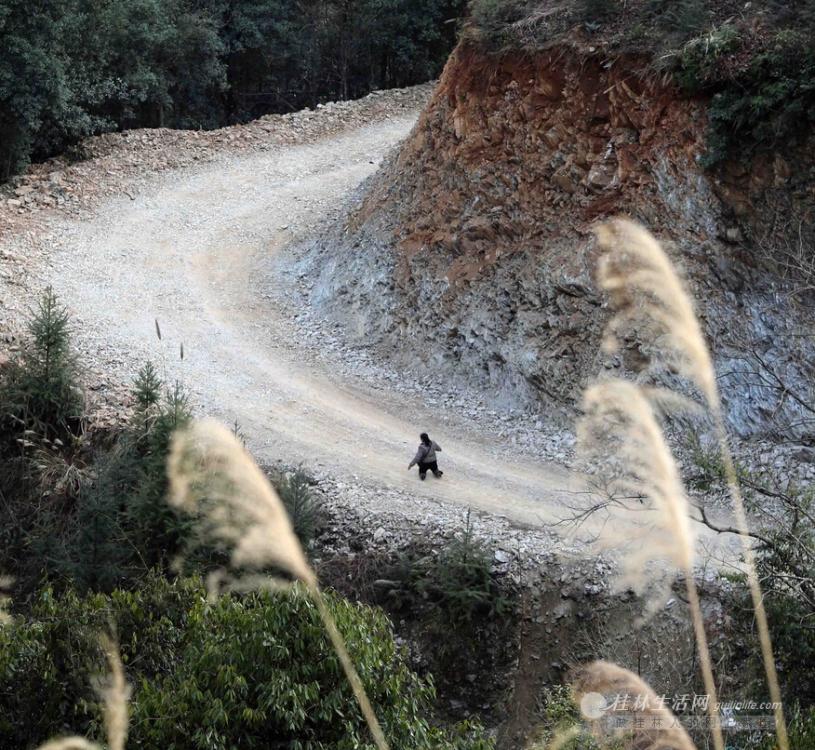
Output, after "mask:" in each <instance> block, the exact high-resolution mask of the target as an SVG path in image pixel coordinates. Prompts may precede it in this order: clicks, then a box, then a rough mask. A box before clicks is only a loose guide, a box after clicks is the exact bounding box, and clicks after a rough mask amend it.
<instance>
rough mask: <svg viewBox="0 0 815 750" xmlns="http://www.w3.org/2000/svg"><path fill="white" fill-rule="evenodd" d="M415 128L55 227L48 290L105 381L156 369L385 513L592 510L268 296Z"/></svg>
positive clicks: (120, 201)
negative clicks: (418, 466) (353, 376)
mask: <svg viewBox="0 0 815 750" xmlns="http://www.w3.org/2000/svg"><path fill="white" fill-rule="evenodd" d="M417 115H418V113H417V112H413V113H410V114H409V115H407V116H404V117H401V118H392V117H388V118H385V119H382V120H381V121H378V122H373V123H370V124H368V125H366V126H363V127H358V128H355V129H350V130H346V131H345V132H343V133H341V134H339V135H333V136H327V137H325V138H323V139H322V140H318V141H316V142H313V143H309V144H305V145H295V146H276V147H274V148H272V149H270V150H266V151H263V150H261V151H257V152H253V153H250V154H238V155H234V154H232V155H228V154H227V155H224V156H223V158H219V159H217V160H216V161H214V162H210V163H208V164H205V165H202V166H199V167H196V168H194V169H181V170H177V171H171V172H168V173H164V174H162V175H159V176H158V177H156V178H155V179H154V180H151V181H150V182H149V184H148V186H147V187H146V188H145V189H143V190H142V191H141V192H140V194H139V195H137V196H135V198H134V199H132V200H131V199H130V198H129V197H122V198H116V199H113V200H110V201H108V202H107V203H105V204H103V205H101V206H100V207H99V209H98V210H97V211H96V214H95V218H92V219H90V220H88V219H85V220H81V221H80V220H70V221H65V220H62V221H61V222H56V223H55V224H54V227H53V229H54V231H53V240H52V247H53V249H52V251H51V262H50V270H49V272H48V274H47V276H48V277H49V278H48V279H47V280H48V281H50V283H52V284H53V285H54V287H55V289H56V291H57V292H58V293H59V294H60V295H61V296H62V298H63V299H65V300H68V301H69V302H70V304H71V306H72V312H73V313H74V314H75V315H76V317H77V318H78V319H79V322H80V324H79V326H78V335H79V343H80V347H81V348H82V350H83V352H84V353H85V355H86V356H87V357H88V358H90V359H91V360H92V361H93V362H95V363H96V364H97V366H98V367H99V368H101V369H102V371H103V372H105V373H109V374H110V375H111V376H112V377H114V378H118V379H119V380H120V381H125V380H128V379H130V378H131V377H132V374H133V372H134V371H135V369H136V368H137V367H138V365H139V364H140V363H142V362H144V361H145V360H147V359H153V360H154V361H155V360H158V361H159V362H160V363H161V366H162V367H163V368H164V369H165V370H166V374H167V377H168V378H174V377H178V378H179V379H181V380H182V382H184V383H185V385H186V386H187V387H188V388H189V390H190V391H191V393H192V395H193V397H194V398H195V400H196V401H197V402H199V403H200V404H201V406H202V407H203V409H204V410H205V411H206V412H207V413H209V414H212V415H214V416H217V417H220V418H221V419H223V420H224V421H225V422H229V423H231V422H233V421H234V420H237V421H238V422H239V424H240V425H241V429H242V431H243V433H244V434H245V436H246V438H247V443H248V445H249V447H250V449H251V450H252V451H253V452H254V454H255V455H256V456H257V457H258V458H259V460H261V461H268V462H274V461H276V460H282V461H284V462H286V463H288V464H303V465H304V466H306V467H307V468H310V469H312V470H315V471H317V472H322V473H323V474H325V475H329V476H331V477H334V478H335V479H337V480H340V481H343V482H347V483H348V484H351V485H355V486H362V487H365V488H366V489H367V492H368V494H369V495H371V496H373V497H374V498H375V499H374V502H373V506H374V508H376V507H377V506H376V504H377V502H380V503H382V504H384V503H388V502H391V501H392V500H393V498H400V502H408V503H410V502H415V501H416V500H417V499H419V498H423V499H424V500H430V501H440V502H442V503H448V504H457V505H460V506H466V507H471V508H474V509H477V510H481V511H485V512H487V513H490V514H494V515H498V516H503V517H505V518H507V519H508V520H509V521H510V522H511V523H512V524H513V525H515V524H517V525H519V526H523V527H538V526H541V525H543V524H549V523H550V522H552V521H554V520H557V519H560V518H562V517H563V516H567V515H569V514H570V512H571V511H570V510H569V508H573V507H574V506H575V505H576V504H577V505H579V504H580V503H581V502H583V501H586V497H587V496H586V495H585V493H584V492H583V489H584V485H583V482H582V479H581V478H580V477H578V476H577V475H575V474H573V473H571V472H569V471H568V470H567V469H565V468H563V467H561V466H558V465H554V464H546V463H543V462H540V461H534V460H532V459H530V458H526V457H524V456H520V455H518V454H517V453H516V452H513V450H512V446H511V445H507V444H505V443H504V441H500V440H496V439H494V437H493V435H494V429H493V428H494V425H489V424H483V425H471V426H470V428H469V429H462V428H461V427H460V425H461V420H460V415H456V414H452V413H445V412H444V411H443V410H442V411H439V410H436V411H434V412H432V413H431V412H430V411H429V410H427V409H426V408H424V407H423V405H422V404H417V403H416V399H415V398H410V397H408V396H405V395H402V394H401V393H396V392H392V393H383V392H382V391H381V390H377V389H373V388H371V387H368V386H367V385H366V384H365V383H361V382H353V383H352V382H348V381H346V380H344V379H343V376H342V375H340V374H339V373H337V372H332V371H330V368H328V367H326V366H324V365H322V366H321V365H320V363H319V361H317V362H316V363H315V361H314V358H313V357H307V356H304V354H303V353H302V352H300V351H298V348H297V339H296V332H294V331H293V330H292V323H291V314H290V313H291V310H287V311H280V310H279V309H277V308H276V307H275V303H273V302H271V301H270V299H269V296H268V295H263V294H261V293H259V290H262V289H263V288H264V287H266V288H268V287H269V286H270V285H271V286H274V284H275V283H283V282H282V281H280V280H279V279H274V278H271V279H270V278H268V275H269V273H270V269H273V268H274V266H275V264H274V263H269V258H270V257H271V255H272V254H275V253H281V252H285V251H286V247H287V246H288V245H289V244H290V243H293V242H296V241H299V240H302V239H304V238H306V237H308V236H309V235H313V232H314V230H315V227H317V226H319V225H320V224H321V223H322V222H325V221H326V220H330V219H331V218H332V217H335V218H337V219H339V218H340V217H341V209H342V206H343V205H345V204H346V203H347V201H348V200H349V199H350V195H351V193H352V191H353V190H354V189H355V188H356V187H357V186H358V185H359V184H360V183H361V182H362V181H363V180H364V179H365V178H366V177H367V176H368V175H370V174H371V173H373V172H374V170H375V169H376V168H377V166H378V164H379V163H380V161H381V159H382V157H383V156H384V155H385V154H386V153H387V152H388V150H389V149H391V148H392V147H393V146H394V145H395V144H397V143H398V142H399V141H400V140H401V139H402V138H404V137H405V136H406V135H407V134H408V133H409V131H410V128H411V127H412V126H413V123H414V122H415V118H416V116H417ZM283 313H286V314H283ZM156 320H158V321H160V324H161V330H162V338H161V341H158V340H157V337H156V332H155V321H156ZM293 334H295V335H294V336H293ZM182 343H183V347H184V358H183V361H182V360H181V359H180V358H179V354H178V352H179V348H180V345H181V344H182ZM451 425H459V426H458V427H456V428H453V427H452V426H451ZM421 429H426V430H427V431H429V432H430V433H431V434H432V435H433V437H434V438H435V439H436V440H437V441H438V442H439V443H440V444H441V445H442V446H443V448H444V451H443V454H442V460H443V468H444V469H445V477H444V479H443V480H441V481H436V480H433V479H432V478H430V477H428V480H427V481H426V482H424V483H421V482H419V481H418V478H417V475H416V472H415V470H414V471H412V472H410V473H408V471H407V463H408V461H409V460H410V458H411V457H412V454H413V451H414V450H415V446H416V443H417V434H418V432H419V431H420V430H421ZM380 497H381V500H377V499H376V498H380ZM411 498H412V499H413V500H411ZM367 505H368V506H370V505H371V503H370V502H368V503H367ZM641 520H642V518H641ZM578 548H579V547H578Z"/></svg>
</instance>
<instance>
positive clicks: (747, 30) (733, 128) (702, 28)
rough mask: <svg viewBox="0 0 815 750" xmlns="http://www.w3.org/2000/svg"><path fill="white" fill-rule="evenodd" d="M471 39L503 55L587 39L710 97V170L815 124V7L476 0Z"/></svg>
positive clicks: (688, 0)
mask: <svg viewBox="0 0 815 750" xmlns="http://www.w3.org/2000/svg"><path fill="white" fill-rule="evenodd" d="M471 9H472V19H471V24H470V26H469V28H468V30H467V36H468V37H469V38H470V39H474V40H478V41H479V42H480V43H483V44H486V45H487V46H488V47H489V48H490V49H492V50H494V51H507V50H511V49H519V48H521V49H525V50H538V49H542V48H545V47H547V46H550V45H553V44H557V43H559V42H563V41H565V40H566V38H567V36H568V37H569V38H570V39H571V40H575V39H577V40H579V41H581V42H583V43H584V44H585V48H586V49H587V51H588V52H589V53H593V54H602V55H604V56H606V57H608V58H610V59H614V58H615V57H621V56H629V57H631V58H634V59H638V60H641V61H642V68H641V71H640V72H641V73H642V75H645V76H647V75H663V76H666V80H668V79H669V78H673V80H674V81H675V82H676V83H677V84H679V86H680V87H681V89H682V90H683V91H684V92H685V93H686V94H688V95H696V94H701V95H705V96H708V97H710V106H709V109H708V112H709V117H710V132H709V138H708V153H707V155H706V159H705V161H706V164H707V165H708V166H711V165H713V164H715V163H717V162H719V161H721V160H722V159H725V158H729V157H733V156H736V155H738V156H740V157H742V158H745V157H749V156H751V155H752V154H753V153H755V152H756V151H758V150H762V149H773V148H776V147H779V146H786V145H790V142H791V141H793V142H794V141H795V140H796V139H798V138H802V137H806V135H807V133H808V130H809V129H810V128H811V126H812V124H813V123H815V45H813V44H812V39H813V38H814V37H815V2H814V1H813V0H803V1H802V2H797V3H786V2H782V1H781V0H765V2H753V3H744V2H736V1H735V0H628V2H622V1H621V0H573V1H572V2H567V3H555V2H551V1H549V0H547V1H544V2H541V0H506V1H505V0H474V1H473V3H472V4H471Z"/></svg>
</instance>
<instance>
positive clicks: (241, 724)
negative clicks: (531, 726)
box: [0, 577, 491, 750]
mask: <svg viewBox="0 0 815 750" xmlns="http://www.w3.org/2000/svg"><path fill="white" fill-rule="evenodd" d="M328 601H329V606H330V609H331V612H332V614H333V616H334V618H335V619H336V621H337V624H338V626H339V628H340V630H341V631H342V633H343V635H344V636H345V638H346V640H347V643H348V648H349V651H350V653H351V656H352V658H353V660H354V662H355V664H356V665H357V668H358V670H359V673H360V676H361V678H362V680H363V682H364V684H365V687H366V689H367V691H368V694H369V696H370V698H371V700H372V702H373V704H374V707H375V709H376V711H377V714H378V716H379V718H380V720H381V721H382V723H383V727H384V729H385V732H386V734H387V736H388V738H389V740H390V741H391V744H392V747H393V748H395V749H396V748H405V749H408V748H417V749H418V748H428V747H438V748H461V749H462V750H464V749H465V748H470V749H471V750H488V748H490V747H491V744H490V743H489V741H487V740H486V739H484V737H483V736H482V734H481V733H480V731H479V730H478V729H477V728H474V727H466V726H465V727H459V728H457V729H456V730H454V731H452V732H447V731H442V730H439V729H437V728H434V727H432V726H431V725H430V724H429V722H428V720H427V718H426V716H427V714H428V712H429V710H430V707H431V705H432V701H433V698H434V689H433V685H432V683H431V682H430V681H428V680H423V679H421V678H420V677H418V676H417V675H416V674H414V673H413V672H411V671H410V670H409V669H408V667H407V664H406V662H405V658H404V655H403V654H402V653H401V652H400V651H399V649H398V648H397V646H396V644H395V642H394V639H393V633H392V630H391V626H390V623H389V621H388V620H387V618H386V617H385V616H384V615H383V614H382V613H381V612H380V611H378V610H374V609H370V608H368V607H363V606H358V605H355V604H352V603H350V602H348V601H346V600H344V599H341V598H340V597H338V596H336V595H329V596H328ZM109 627H113V628H114V629H115V631H116V632H117V634H118V638H119V642H120V648H121V653H122V659H123V661H124V664H125V669H126V670H127V673H128V678H129V680H130V682H131V684H132V685H133V688H134V692H133V703H132V719H131V730H130V740H129V745H130V746H132V747H145V748H159V747H167V748H170V747H186V748H207V749H210V748H233V747H246V748H253V747H264V748H265V747H273V746H285V747H302V748H318V747H332V748H338V749H339V748H360V747H366V746H368V745H369V744H370V739H369V736H368V734H367V729H366V726H365V722H364V720H363V718H362V716H361V714H360V712H359V709H358V708H357V705H356V703H355V702H354V700H353V698H352V695H351V692H350V688H349V687H348V685H347V683H346V681H345V679H344V678H343V676H342V670H341V667H340V664H339V662H338V660H337V657H336V656H335V654H334V652H333V650H332V649H331V646H330V644H329V642H328V640H327V638H326V635H325V631H324V629H323V627H322V625H321V623H320V619H319V616H318V614H317V611H316V608H315V606H314V604H313V603H312V602H311V600H310V599H309V598H308V597H307V596H306V595H305V594H304V593H302V592H301V591H300V590H298V589H296V588H295V589H292V590H290V591H287V592H283V593H279V594H271V593H268V592H266V593H261V594H250V595H246V596H242V597H238V596H225V597H221V598H220V599H219V600H218V601H217V602H215V603H214V604H211V603H209V602H208V601H207V597H206V592H205V590H204V588H203V586H202V584H201V583H200V581H196V580H183V581H179V582H176V583H169V582H167V581H164V580H162V579H161V578H159V577H155V578H150V579H148V581H147V582H146V583H145V584H144V585H143V586H142V587H141V588H139V589H137V590H135V591H132V592H124V591H115V592H113V593H112V594H111V595H110V596H105V595H99V594H97V595H91V596H88V597H84V598H82V597H79V596H77V595H76V594H74V593H70V592H69V593H67V594H65V595H64V596H62V597H59V598H56V597H54V596H53V595H52V594H51V593H50V592H49V591H45V592H43V593H42V594H41V595H40V597H39V601H38V603H37V605H36V607H35V609H34V612H33V614H32V617H31V618H30V620H29V621H27V622H24V623H18V624H14V625H10V626H8V627H5V628H2V629H0V746H3V747H20V748H25V747H34V746H36V745H37V744H38V743H39V742H41V741H43V740H45V739H46V738H48V737H51V736H54V735H55V734H60V733H66V732H69V731H70V732H80V733H85V734H88V735H89V736H92V737H98V736H100V725H99V718H98V717H99V710H98V707H97V706H96V701H97V698H96V696H95V695H94V693H93V689H92V681H93V679H92V678H93V676H94V675H96V674H98V673H100V672H101V671H103V670H104V666H103V665H104V661H103V656H102V653H101V649H100V647H99V645H98V635H99V633H100V632H103V631H105V630H107V629H108V628H109Z"/></svg>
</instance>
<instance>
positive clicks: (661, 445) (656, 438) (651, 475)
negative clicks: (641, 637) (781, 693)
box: [578, 379, 724, 750]
mask: <svg viewBox="0 0 815 750" xmlns="http://www.w3.org/2000/svg"><path fill="white" fill-rule="evenodd" d="M583 411H584V414H585V416H584V417H583V419H582V420H581V421H580V423H579V425H578V438H579V441H580V444H581V446H582V447H583V449H584V450H587V451H596V452H601V451H605V450H607V448H608V447H609V446H611V447H613V448H616V452H617V466H616V468H617V471H618V476H617V478H616V481H617V482H618V483H621V484H622V485H623V486H624V487H625V488H626V489H627V490H629V491H631V492H633V493H634V494H635V495H638V496H642V497H646V498H648V499H649V500H650V501H651V504H652V505H653V508H654V510H655V511H656V513H657V516H656V522H655V524H654V526H653V527H651V528H648V529H647V530H646V534H645V538H643V539H641V540H638V541H640V542H642V545H641V547H640V549H639V551H638V552H637V553H636V554H629V555H626V556H625V557H624V558H623V565H624V566H625V568H626V573H625V576H624V580H625V582H626V583H627V584H628V585H631V586H633V587H634V588H635V589H639V590H642V589H643V588H644V587H645V586H646V585H647V584H648V583H649V576H648V575H647V572H646V565H645V563H646V562H648V561H649V560H651V559H657V558H658V559H666V560H668V561H669V562H671V563H672V564H673V565H675V566H676V567H677V568H679V569H680V570H681V571H682V573H683V575H684V578H685V588H686V590H687V594H688V601H689V603H690V611H691V620H692V622H693V629H694V634H695V636H696V642H697V645H698V647H699V661H700V666H701V670H702V679H703V681H704V685H705V690H706V691H707V694H708V696H709V700H708V715H709V717H710V722H711V731H712V733H713V744H714V747H715V748H716V750H723V749H724V740H723V738H722V729H721V723H720V720H719V709H718V704H719V701H718V693H717V690H716V682H715V680H714V678H713V665H712V663H711V659H710V649H709V647H708V642H707V635H706V633H705V626H704V621H703V618H702V609H701V606H700V602H699V594H698V592H697V590H696V581H695V579H694V575H693V565H694V558H695V547H696V540H695V538H694V534H693V528H692V526H691V521H690V513H689V504H688V500H687V496H686V495H685V490H684V488H683V486H682V481H681V479H680V478H679V471H678V470H677V467H676V463H675V462H674V459H673V456H672V455H671V451H670V449H669V448H668V446H667V444H666V443H665V439H664V437H663V434H662V429H661V428H660V426H659V423H658V422H657V419H656V417H655V415H654V411H653V409H652V407H651V404H650V403H649V401H648V399H647V398H646V397H645V395H644V393H643V391H642V390H641V389H640V388H639V387H638V386H636V385H634V384H633V383H629V382H627V381H625V380H619V379H612V380H609V381H606V382H603V383H598V384H597V385H594V386H592V387H591V388H589V389H588V390H587V391H586V393H585V396H584V399H583Z"/></svg>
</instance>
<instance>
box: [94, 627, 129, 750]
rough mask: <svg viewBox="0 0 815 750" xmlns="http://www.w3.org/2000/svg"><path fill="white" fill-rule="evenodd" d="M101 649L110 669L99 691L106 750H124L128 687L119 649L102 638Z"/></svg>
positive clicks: (109, 640) (127, 718) (108, 640)
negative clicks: (101, 701)
mask: <svg viewBox="0 0 815 750" xmlns="http://www.w3.org/2000/svg"><path fill="white" fill-rule="evenodd" d="M102 648H104V650H105V656H106V657H107V660H108V667H109V669H110V674H109V676H108V679H107V681H106V683H105V684H104V685H102V686H101V687H100V690H99V692H100V695H101V696H102V699H103V701H104V706H105V712H104V717H105V733H106V734H107V738H108V750H124V748H125V743H126V742H127V730H128V726H129V722H130V712H129V708H128V704H129V702H130V685H128V684H127V680H126V679H125V672H124V667H123V666H122V659H121V657H120V656H119V647H118V646H117V645H116V644H115V643H114V642H113V641H112V640H111V639H109V638H102Z"/></svg>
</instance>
